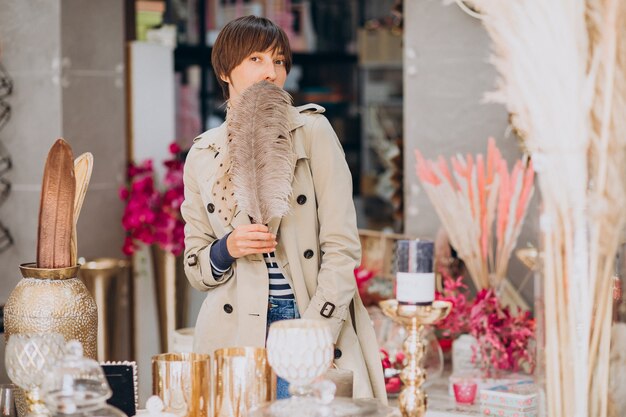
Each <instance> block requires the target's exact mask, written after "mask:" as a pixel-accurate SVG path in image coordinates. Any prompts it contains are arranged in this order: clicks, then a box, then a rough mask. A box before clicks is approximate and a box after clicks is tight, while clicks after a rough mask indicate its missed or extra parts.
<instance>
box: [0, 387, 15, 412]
mask: <svg viewBox="0 0 626 417" xmlns="http://www.w3.org/2000/svg"><path fill="white" fill-rule="evenodd" d="M16 390H17V387H16V386H15V385H13V384H0V416H2V417H17V411H16V409H15V391H16Z"/></svg>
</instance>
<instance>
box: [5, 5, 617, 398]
mask: <svg viewBox="0 0 626 417" xmlns="http://www.w3.org/2000/svg"><path fill="white" fill-rule="evenodd" d="M466 3H468V2H464V1H460V0H458V1H454V0H449V1H446V0H406V1H403V0H107V1H85V0H28V1H23V0H0V93H1V92H2V91H3V90H2V86H3V85H4V86H5V91H8V93H5V94H4V95H0V181H1V182H0V187H2V188H0V270H1V271H3V272H2V275H1V276H0V282H2V285H0V305H3V304H5V303H6V302H7V300H8V298H9V296H10V294H11V292H12V291H13V288H14V287H15V286H16V285H17V284H18V282H19V281H20V279H21V278H22V276H21V274H20V270H19V265H21V264H24V263H27V262H32V261H33V260H34V257H35V251H36V248H37V221H38V214H39V212H38V210H39V201H40V190H41V181H42V174H43V169H44V163H45V159H46V155H47V153H48V150H49V149H50V146H52V144H53V143H54V141H55V140H56V139H57V138H64V139H65V140H66V141H67V142H68V143H69V144H70V145H71V147H72V149H73V152H74V155H75V156H78V155H81V154H82V153H84V152H91V153H92V154H93V158H94V166H93V173H92V176H91V182H90V185H89V190H88V192H87V194H86V197H85V201H84V205H83V207H82V211H81V215H80V221H79V222H78V224H77V238H78V256H79V257H80V258H81V259H82V261H83V262H89V261H92V260H97V259H100V258H109V259H115V260H118V261H119V262H120V263H119V264H117V265H118V266H117V268H118V269H119V270H118V275H123V276H124V277H125V278H123V279H124V280H125V281H124V282H125V284H123V285H119V286H113V287H110V288H108V289H107V290H106V291H108V292H107V293H106V294H105V295H104V296H103V298H102V299H103V300H106V302H107V303H108V304H109V306H108V307H107V308H108V309H109V310H108V311H109V313H110V314H112V316H111V317H114V318H111V317H109V318H106V319H105V320H108V321H112V322H113V323H117V326H113V327H111V328H110V329H109V330H108V331H109V332H110V333H108V334H109V336H110V339H111V340H115V343H117V345H116V346H112V347H110V349H109V350H108V351H107V352H106V353H102V355H104V356H106V357H102V358H101V359H105V360H110V361H123V360H133V361H136V362H137V365H138V368H139V381H140V383H139V402H140V404H141V403H145V400H146V399H147V397H148V396H149V394H150V390H151V386H150V383H149V381H150V358H151V356H152V355H155V354H158V353H161V352H165V351H168V349H171V348H172V346H173V345H172V343H178V342H180V340H179V339H176V337H182V338H183V339H184V340H188V339H185V338H184V337H183V336H184V334H182V335H178V334H177V335H175V334H174V333H172V330H176V329H180V328H185V329H187V328H192V327H193V326H194V324H195V320H196V316H197V314H198V311H199V309H200V306H201V304H202V302H203V299H204V298H203V294H202V293H201V292H199V291H196V290H193V289H192V288H191V287H190V286H189V284H188V283H187V282H186V280H185V277H184V272H183V271H182V257H181V255H180V244H181V243H180V241H179V242H167V243H168V244H169V245H170V246H168V248H169V249H171V248H172V247H174V248H176V247H177V248H178V249H173V250H172V251H173V252H174V254H172V251H170V252H168V250H169V249H163V248H161V249H160V251H161V253H157V252H158V250H155V248H153V246H155V245H150V244H146V243H142V242H141V239H140V238H138V237H137V236H135V235H133V233H134V232H133V231H132V230H129V229H128V228H127V225H125V224H124V220H123V219H124V218H125V215H127V210H128V192H129V191H130V190H131V188H129V187H132V183H133V181H134V180H137V179H139V178H144V177H142V176H144V175H145V173H146V171H141V170H142V169H149V174H150V175H151V177H150V178H151V180H152V181H153V184H152V186H153V187H154V189H155V190H157V191H155V192H161V193H163V195H165V191H167V190H168V189H170V188H168V187H170V186H171V185H172V183H171V182H168V181H171V178H172V177H170V176H168V175H171V174H172V172H173V171H172V169H175V166H174V165H175V161H178V162H182V161H184V158H185V155H186V153H187V152H188V150H189V148H190V146H191V145H192V143H193V140H194V138H196V137H197V136H198V135H200V134H201V133H202V132H204V131H206V130H208V129H211V128H214V127H217V126H219V125H221V124H222V123H223V122H224V119H225V107H226V104H225V102H224V99H223V96H222V92H221V90H220V87H219V85H218V83H217V81H216V78H215V73H214V72H213V70H212V66H211V52H212V46H213V43H214V42H215V38H216V36H217V34H218V33H219V31H220V29H221V28H222V27H223V26H224V25H225V24H226V23H227V22H229V21H230V20H232V19H234V18H237V17H239V16H244V15H249V14H254V15H260V16H265V17H268V18H270V19H271V20H272V21H274V22H276V23H277V24H279V25H280V26H281V27H282V28H283V29H284V30H285V31H286V33H287V35H288V37H289V40H290V43H291V46H292V50H293V67H292V69H291V72H290V73H289V76H288V78H287V82H286V84H285V87H284V88H285V90H286V91H287V92H289V94H290V95H291V96H292V97H293V102H294V105H296V106H298V105H304V104H307V103H316V104H318V105H320V106H322V107H324V109H325V113H324V115H325V116H326V118H328V120H329V122H330V124H331V125H332V127H333V129H334V131H335V132H336V133H337V136H338V138H339V140H340V142H341V145H342V147H343V151H344V153H345V158H346V162H347V164H348V166H349V168H350V172H351V175H352V180H353V200H354V203H355V207H356V211H357V224H358V228H359V231H360V236H361V243H362V245H363V264H362V266H363V268H364V269H368V268H370V267H371V268H374V266H375V267H376V268H378V270H377V274H378V275H379V276H380V277H381V278H382V281H380V282H382V284H380V285H381V288H379V289H377V291H379V293H378V294H377V295H380V294H387V295H389V294H391V295H393V276H394V272H395V271H394V269H393V268H394V266H393V262H394V259H393V254H392V251H393V248H394V243H395V242H396V241H398V240H406V239H429V240H437V239H439V237H440V233H441V230H442V223H441V221H440V218H439V217H438V213H437V211H436V209H435V207H433V204H432V203H431V201H430V199H429V195H428V194H427V190H426V187H424V186H423V183H422V182H420V178H419V177H418V174H417V170H416V162H417V161H416V151H419V152H420V153H421V155H423V156H424V157H425V158H428V159H431V160H437V158H438V157H440V156H442V157H443V158H445V159H448V158H450V157H454V156H459V157H460V156H462V155H469V154H485V155H486V154H487V149H488V141H489V138H493V139H494V140H495V144H496V146H497V148H498V149H499V152H501V154H502V157H503V160H505V161H508V163H509V166H512V165H513V164H514V163H515V162H516V161H517V160H520V159H522V158H524V155H525V152H524V149H523V148H522V147H520V144H522V140H521V139H520V137H521V136H522V134H521V133H520V132H519V131H518V130H516V128H515V127H514V126H513V124H512V121H511V114H510V112H509V111H508V110H507V108H506V107H505V106H504V105H503V104H500V103H494V102H493V100H489V97H488V94H489V93H490V92H492V91H494V90H496V88H497V86H498V84H497V82H498V73H497V69H496V68H495V67H494V65H493V64H492V62H491V60H490V54H491V53H492V49H491V41H490V38H489V34H488V32H487V31H486V30H485V28H484V27H483V25H482V23H481V18H480V14H478V12H477V11H476V9H474V8H472V7H470V5H469V4H466ZM2 83H4V84H2ZM9 84H10V88H6V86H7V85H9ZM173 164H174V165H173ZM129 166H130V167H131V168H130V169H129ZM173 166H174V168H172V167H173ZM176 166H177V165H176ZM146 167H148V168H146ZM168 178H169V179H168ZM179 185H180V184H179ZM171 189H173V188H171ZM538 194H539V193H538V192H535V194H534V195H532V194H531V197H532V198H530V201H529V203H528V207H527V213H526V218H525V220H524V222H523V225H522V226H520V230H519V236H518V237H517V241H516V246H515V249H518V250H519V249H528V248H536V247H537V246H538V245H539V242H538V237H539V229H540V215H539V210H540V204H539V197H538ZM180 227H182V226H180ZM129 236H131V237H132V238H129ZM133 239H134V240H133ZM176 245H178V246H176ZM177 250H178V252H177ZM164 251H165V252H166V255H165V256H166V257H167V256H169V257H168V258H167V259H171V260H172V262H173V263H171V264H169V266H168V267H169V268H170V269H171V270H172V271H174V273H175V277H176V278H175V279H176V280H175V282H174V284H173V287H169V289H170V290H171V291H173V293H175V294H176V297H175V300H174V301H173V302H174V304H176V305H177V306H176V307H175V308H174V307H172V309H175V310H176V315H175V317H174V318H171V317H170V318H168V319H167V320H171V323H170V322H167V324H164V323H165V321H166V319H165V318H164V316H162V315H161V314H162V312H161V310H160V308H161V307H160V305H161V304H163V305H165V304H167V303H169V301H164V300H166V299H168V296H169V297H170V298H171V297H172V296H171V294H172V293H171V292H169V293H168V292H167V291H165V292H164V291H163V290H162V289H160V288H159V286H160V285H161V284H160V281H158V279H159V278H158V276H159V274H160V273H161V271H160V270H158V268H157V266H156V265H157V258H158V259H161V258H159V257H162V256H164V255H163V252H164ZM531 269H532V268H529V267H528V264H527V263H525V262H524V258H523V256H511V260H510V263H509V264H508V274H507V278H508V280H509V283H510V288H511V291H512V293H514V294H515V297H514V299H515V300H516V304H517V305H518V306H525V308H526V309H527V310H530V311H532V310H533V304H534V301H535V293H536V291H535V289H534V288H533V285H536V284H534V283H533V282H534V276H533V273H532V271H531ZM85 274H88V272H85ZM470 287H472V286H471V285H470ZM441 288H442V287H441V284H440V287H439V289H441ZM472 288H473V287H472ZM168 291H169V290H168ZM471 291H474V289H472V290H471ZM474 292H475V291H474ZM164 294H165V295H164ZM160 297H161V298H160ZM163 297H164V298H163ZM373 298H375V297H373ZM168 308H169V307H168ZM622 313H624V312H621V313H620V314H622ZM616 314H617V313H616ZM163 326H165V327H163ZM181 343H182V342H181ZM3 349H4V344H0V357H2V358H3V357H4V350H3ZM441 366H442V367H443V364H442V365H441ZM442 369H443V368H442ZM142 381H147V382H142ZM5 382H9V380H8V377H7V375H6V370H5V368H4V360H3V361H1V362H0V383H5Z"/></svg>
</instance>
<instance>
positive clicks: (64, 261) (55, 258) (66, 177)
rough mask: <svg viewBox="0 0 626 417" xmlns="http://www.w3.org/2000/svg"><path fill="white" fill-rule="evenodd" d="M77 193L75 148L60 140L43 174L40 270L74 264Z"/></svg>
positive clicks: (51, 151)
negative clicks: (72, 260)
mask: <svg viewBox="0 0 626 417" xmlns="http://www.w3.org/2000/svg"><path fill="white" fill-rule="evenodd" d="M75 191H76V181H75V179H74V157H73V155H72V148H71V147H70V145H69V144H68V143H67V142H65V141H64V140H63V139H58V140H57V141H56V142H55V143H54V145H53V146H52V148H51V149H50V152H49V153H48V158H47V160H46V166H45V168H44V171H43V182H42V184H41V203H40V206H39V229H38V237H37V267H38V268H46V269H50V268H66V267H69V266H71V265H72V262H71V260H70V258H71V256H70V252H71V249H70V246H71V236H72V227H73V224H74V219H73V217H74V195H75Z"/></svg>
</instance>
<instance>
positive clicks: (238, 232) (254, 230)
mask: <svg viewBox="0 0 626 417" xmlns="http://www.w3.org/2000/svg"><path fill="white" fill-rule="evenodd" d="M226 247H227V248H228V253H230V256H232V257H233V258H241V257H242V256H246V255H251V254H253V253H270V252H272V251H273V250H274V249H276V236H275V235H273V234H272V233H269V229H268V228H267V226H265V225H262V224H242V225H239V226H237V227H236V228H235V230H233V231H232V232H231V233H230V235H229V236H228V239H227V240H226Z"/></svg>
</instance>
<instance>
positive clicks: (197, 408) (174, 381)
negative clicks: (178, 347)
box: [152, 353, 211, 417]
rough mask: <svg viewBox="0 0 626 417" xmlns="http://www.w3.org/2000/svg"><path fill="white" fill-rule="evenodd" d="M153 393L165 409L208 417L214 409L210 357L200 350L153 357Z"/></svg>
mask: <svg viewBox="0 0 626 417" xmlns="http://www.w3.org/2000/svg"><path fill="white" fill-rule="evenodd" d="M152 394H154V395H158V396H159V397H160V398H161V400H163V404H164V406H165V409H164V410H163V411H164V412H167V413H173V414H176V415H184V416H189V417H208V416H209V414H210V410H211V357H210V356H209V355H207V354H201V353H162V354H160V355H155V356H153V357H152Z"/></svg>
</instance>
